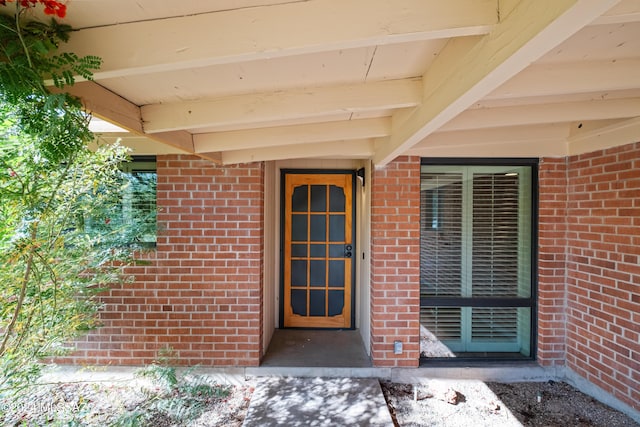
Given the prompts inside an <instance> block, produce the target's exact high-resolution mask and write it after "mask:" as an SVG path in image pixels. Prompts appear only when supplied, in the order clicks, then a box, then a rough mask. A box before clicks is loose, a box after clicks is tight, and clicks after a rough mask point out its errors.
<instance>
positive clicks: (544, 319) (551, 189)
mask: <svg viewBox="0 0 640 427" xmlns="http://www.w3.org/2000/svg"><path fill="white" fill-rule="evenodd" d="M538 177H539V178H538V179H539V203H540V206H539V211H538V224H539V229H538V353H537V359H538V362H539V363H540V364H541V365H543V366H560V365H564V363H565V354H566V345H565V341H566V331H565V327H566V306H565V301H566V265H567V160H566V159H543V160H542V161H541V162H540V169H539V172H538ZM534 332H535V331H532V333H534Z"/></svg>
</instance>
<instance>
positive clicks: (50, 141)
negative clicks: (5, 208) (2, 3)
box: [0, 2, 101, 162]
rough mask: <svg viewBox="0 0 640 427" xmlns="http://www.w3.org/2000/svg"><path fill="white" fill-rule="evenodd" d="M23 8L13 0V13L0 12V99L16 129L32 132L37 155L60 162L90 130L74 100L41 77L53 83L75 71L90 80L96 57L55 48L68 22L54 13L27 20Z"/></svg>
mask: <svg viewBox="0 0 640 427" xmlns="http://www.w3.org/2000/svg"><path fill="white" fill-rule="evenodd" d="M27 11H28V8H23V7H21V6H20V2H16V13H15V15H13V16H10V15H3V14H0V49H1V50H0V102H2V103H4V104H8V105H11V106H13V113H14V119H15V120H16V124H17V125H18V127H19V129H20V133H22V134H25V135H30V136H33V137H35V138H37V139H38V141H39V145H40V147H41V150H42V155H44V156H46V157H47V158H48V159H50V160H52V161H54V162H60V161H62V160H63V159H65V157H66V156H67V155H69V154H70V153H72V152H73V151H75V150H77V149H79V148H81V147H82V145H84V144H85V143H86V141H89V140H91V139H92V134H91V132H90V131H89V128H88V118H87V116H86V114H84V112H83V111H82V108H81V105H80V102H79V101H78V100H77V99H75V98H74V97H72V96H70V95H69V94H67V93H65V92H62V91H60V92H58V93H51V92H50V91H49V90H48V89H47V86H46V84H45V79H50V80H51V81H52V82H53V84H54V85H55V86H56V87H57V88H58V89H62V88H63V87H64V86H65V85H71V84H73V83H74V81H75V76H76V75H78V76H80V77H82V78H84V79H88V80H90V79H91V76H92V70H96V69H98V68H99V67H100V64H101V60H100V58H98V57H95V56H86V57H79V56H77V55H76V54H73V53H61V54H57V53H56V52H57V49H58V48H59V45H60V43H61V42H66V41H67V40H68V39H69V34H70V32H71V27H70V26H68V25H64V24H60V23H58V22H57V21H56V20H55V19H51V21H50V22H49V23H47V24H45V23H42V22H38V21H29V20H27V18H28V15H27V13H26V12H27Z"/></svg>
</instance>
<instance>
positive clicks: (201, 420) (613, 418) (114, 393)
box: [0, 378, 640, 427]
mask: <svg viewBox="0 0 640 427" xmlns="http://www.w3.org/2000/svg"><path fill="white" fill-rule="evenodd" d="M209 385H211V386H212V387H213V389H214V390H220V391H221V392H220V393H219V394H211V393H209V392H201V391H199V389H196V388H195V387H191V388H184V387H181V388H174V389H173V391H171V392H170V393H168V394H167V392H166V390H165V391H163V390H162V387H159V385H158V383H157V382H153V381H149V380H146V379H140V378H138V379H135V380H123V381H112V382H93V383H87V382H77V383H61V384H49V385H43V386H39V387H37V388H34V389H32V390H31V391H30V393H29V395H28V396H27V397H26V398H25V400H23V401H22V402H21V403H19V404H13V405H12V404H8V403H7V402H3V401H1V400H0V424H1V425H6V426H42V425H60V426H62V425H64V426H67V425H70V426H101V427H102V426H112V425H122V426H124V425H132V426H133V425H135V426H154V427H162V426H197V427H206V426H225V427H227V426H229V427H234V426H241V425H242V422H243V420H244V417H245V415H246V412H247V409H248V406H249V401H250V398H251V394H252V393H253V390H254V386H255V381H254V380H252V381H247V383H246V384H243V385H235V386H231V385H224V386H223V385H216V384H213V383H209ZM381 385H382V390H383V392H384V394H385V398H386V400H387V403H388V406H389V409H390V411H391V414H392V417H393V418H394V422H395V424H396V426H401V427H406V426H445V427H456V426H461V427H468V426H469V425H473V426H474V427H482V426H491V427H493V426H562V427H571V426H580V427H586V426H596V427H600V426H602V427H631V426H635V427H638V426H640V424H638V423H636V422H634V421H633V420H632V419H631V418H629V417H628V416H626V415H625V414H623V413H621V412H618V411H615V410H613V409H611V408H609V407H607V406H605V405H603V404H601V403H599V402H597V401H595V400H594V399H593V398H591V397H589V396H587V395H585V394H583V393H580V392H579V391H577V390H576V389H575V388H573V387H571V386H569V385H567V384H565V383H562V382H553V381H549V382H542V383H513V384H501V383H483V382H481V381H465V380H432V381H430V382H428V383H424V384H421V385H420V386H418V387H417V388H414V387H413V386H412V385H407V384H397V383H389V382H382V383H381ZM194 390H195V391H194ZM206 390H209V389H208V388H207V389H205V391H206ZM193 408H196V409H197V411H195V412H193V411H191V410H192V409H193ZM194 414H195V415H194Z"/></svg>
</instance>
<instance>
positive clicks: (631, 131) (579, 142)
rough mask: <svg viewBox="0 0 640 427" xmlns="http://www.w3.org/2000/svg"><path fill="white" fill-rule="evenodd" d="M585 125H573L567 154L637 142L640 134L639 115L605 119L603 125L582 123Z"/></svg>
mask: <svg viewBox="0 0 640 427" xmlns="http://www.w3.org/2000/svg"><path fill="white" fill-rule="evenodd" d="M583 125H585V126H580V128H578V127H577V126H575V127H573V132H572V134H571V136H570V137H569V139H568V145H569V154H570V155H575V154H582V153H589V152H592V151H596V150H603V149H606V148H610V147H617V146H619V145H625V144H631V143H634V142H638V139H640V138H638V135H640V116H639V117H633V118H630V119H626V120H618V121H616V122H613V123H611V122H609V121H605V122H604V124H603V125H598V124H597V123H596V124H595V126H593V125H590V124H589V123H584V124H583Z"/></svg>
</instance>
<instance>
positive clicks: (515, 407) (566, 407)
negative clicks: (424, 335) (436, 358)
mask: <svg viewBox="0 0 640 427" xmlns="http://www.w3.org/2000/svg"><path fill="white" fill-rule="evenodd" d="M381 385H382V390H383V393H384V395H385V398H386V399H387V404H388V406H389V409H390V411H391V415H392V417H393V418H394V422H395V424H396V426H401V427H408V426H446V427H456V426H460V427H468V426H473V427H481V426H482V427H484V426H487V427H489V426H491V427H493V426H514V427H515V426H536V427H537V426H540V427H542V426H545V427H547V426H562V427H573V426H576V427H577V426H579V427H587V426H594V427H614V426H615V427H627V426H629V427H630V426H639V425H640V424H638V423H636V422H634V421H633V420H632V419H631V418H630V417H628V416H627V415H625V414H623V413H621V412H619V411H616V410H614V409H612V408H610V407H608V406H605V405H603V404H602V403H600V402H598V401H596V400H595V399H593V398H592V397H590V396H587V395H585V394H583V393H581V392H579V391H578V390H576V389H575V388H573V387H571V386H570V385H568V384H566V383H562V382H555V381H548V382H537V383H513V384H502V383H484V382H481V381H463V380H456V381H453V380H446V381H445V380H432V381H430V382H429V383H426V384H423V385H420V386H418V387H413V386H411V385H407V384H394V383H388V382H382V383H381Z"/></svg>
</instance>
